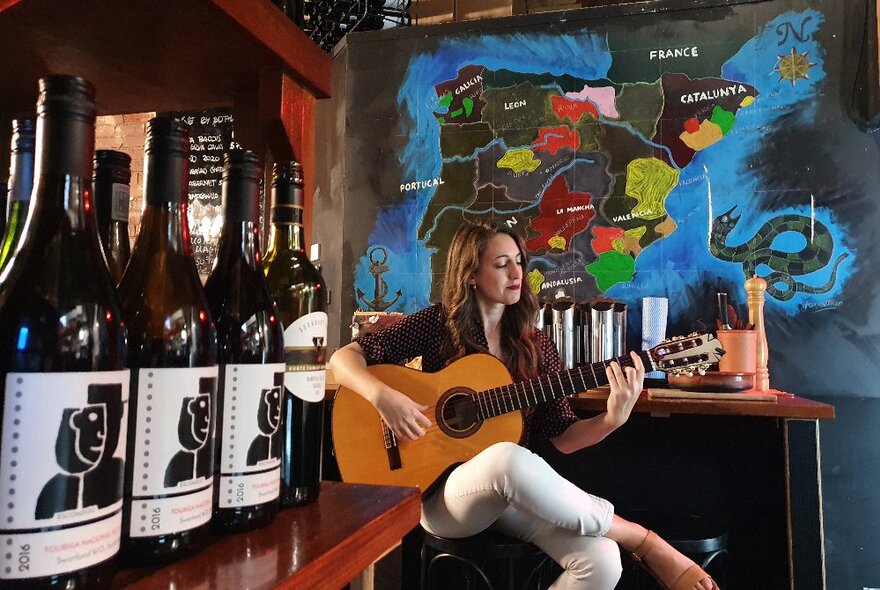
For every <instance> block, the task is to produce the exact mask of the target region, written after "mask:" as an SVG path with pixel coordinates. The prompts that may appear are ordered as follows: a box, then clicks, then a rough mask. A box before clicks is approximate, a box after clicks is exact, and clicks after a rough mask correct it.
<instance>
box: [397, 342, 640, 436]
mask: <svg viewBox="0 0 880 590" xmlns="http://www.w3.org/2000/svg"><path fill="white" fill-rule="evenodd" d="M621 359H625V360H623V362H620V365H621V367H632V366H633V365H634V363H633V360H632V358H631V357H621V358H620V359H608V360H605V361H599V362H596V363H591V364H592V365H602V366H604V367H607V366H608V365H607V364H606V363H610V362H611V361H612V360H617V361H621ZM585 366H587V365H583V366H581V367H575V368H574V369H568V370H564V371H560V372H558V373H553V374H550V375H544V376H542V377H536V378H534V379H530V380H529V381H536V382H540V381H541V380H549V381H552V380H553V379H554V378H556V379H558V380H559V388H560V389H562V391H563V395H562V396H555V393H556V391H555V388H556V386H555V385H553V384H552V383H551V387H552V388H553V389H551V391H552V392H553V394H554V397H552V398H551V399H560V398H561V397H569V396H571V395H575V394H576V393H580V392H579V391H575V392H573V393H570V394H566V393H565V390H564V387H565V384H564V383H563V381H562V377H563V375H566V374H570V373H572V372H574V371H577V372H578V373H582V372H583V368H584V367H585ZM581 379H582V380H583V375H581ZM529 381H518V382H515V383H510V384H508V385H503V386H501V387H493V388H490V389H486V390H484V391H482V392H479V391H478V392H474V394H473V395H471V396H470V397H469V399H468V400H466V401H459V402H457V403H456V404H455V405H456V407H458V408H460V409H463V410H465V411H467V410H470V409H472V408H473V406H477V408H478V411H480V413H482V410H481V408H479V406H480V405H482V404H481V401H482V402H486V403H487V404H488V403H491V402H492V401H495V402H497V407H498V408H499V409H502V407H501V401H502V400H511V402H512V395H510V394H508V393H505V392H503V391H499V392H498V393H494V394H493V393H491V392H492V391H494V390H498V389H508V388H511V387H513V388H515V387H516V385H518V384H522V385H523V388H524V389H525V385H527V384H528V383H529ZM584 382H585V381H584ZM596 385H599V384H598V383H597V384H596ZM532 391H533V397H534V398H535V400H537V394H536V393H535V390H534V387H533V388H532ZM525 395H526V396H527V398H526V399H528V393H526V394H525ZM545 401H546V400H545ZM487 407H490V406H488V405H487ZM436 408H437V406H436V405H432V406H427V407H426V408H425V409H424V410H422V412H423V413H431V414H433V413H434V411H435V410H436ZM490 409H491V407H490ZM515 409H517V408H515ZM520 409H521V408H520ZM511 411H514V410H507V411H501V412H500V413H498V414H494V413H493V414H492V415H491V416H483V419H484V420H485V419H487V418H494V417H495V416H500V415H501V414H506V413H510V412H511ZM493 412H494V410H493ZM383 424H384V423H383ZM386 428H387V426H386ZM424 430H425V433H429V432H435V431H437V430H441V428H440V426H439V425H438V424H437V422H436V421H432V422H431V426H428V427H427V428H425V429H424ZM391 435H392V436H394V434H393V432H392V433H391ZM395 438H396V437H395Z"/></svg>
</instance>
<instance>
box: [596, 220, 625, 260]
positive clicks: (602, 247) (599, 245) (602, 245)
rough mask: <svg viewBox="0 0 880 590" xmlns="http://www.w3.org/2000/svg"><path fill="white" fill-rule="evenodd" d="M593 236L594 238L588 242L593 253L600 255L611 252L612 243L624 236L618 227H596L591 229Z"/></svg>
mask: <svg viewBox="0 0 880 590" xmlns="http://www.w3.org/2000/svg"><path fill="white" fill-rule="evenodd" d="M593 235H594V236H596V237H595V239H593V240H592V241H590V246H592V247H593V252H595V253H596V254H602V253H603V252H610V251H611V250H613V249H614V246H613V245H612V242H613V241H614V240H618V239H620V238H622V237H623V236H624V235H625V234H624V232H623V230H622V229H620V228H619V227H602V226H599V225H597V226H595V227H594V228H593Z"/></svg>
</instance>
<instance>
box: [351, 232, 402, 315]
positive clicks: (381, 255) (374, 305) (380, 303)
mask: <svg viewBox="0 0 880 590" xmlns="http://www.w3.org/2000/svg"><path fill="white" fill-rule="evenodd" d="M369 257H370V274H371V275H373V282H374V283H375V287H373V295H374V297H373V299H372V300H370V301H367V299H366V293H364V292H363V291H361V290H360V289H358V290H357V296H358V299H360V300H361V301H363V302H364V304H365V305H366V306H367V307H369V308H370V309H371V310H372V311H385V310H386V309H388V308H389V307H391V306H392V305H394V304H395V303H397V300H398V299H400V298H401V297H402V296H403V291H401V290H400V289H398V290H397V293H396V294H395V297H394V299H392V300H391V301H385V297H386V296H387V295H388V283H386V282H385V279H383V278H382V275H383V274H385V273H386V272H388V270H389V268H388V266H387V265H386V264H385V262H386V261H387V260H388V251H387V250H385V248H383V247H382V246H376V247H375V248H373V249H372V250H370V253H369Z"/></svg>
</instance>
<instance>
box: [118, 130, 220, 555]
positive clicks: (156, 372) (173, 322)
mask: <svg viewBox="0 0 880 590" xmlns="http://www.w3.org/2000/svg"><path fill="white" fill-rule="evenodd" d="M144 143H145V145H144V152H145V159H144V198H145V202H146V205H145V207H144V212H143V217H142V218H141V227H140V231H139V233H138V239H137V241H136V242H135V245H134V249H133V250H132V253H131V260H129V262H128V266H126V267H125V273H124V274H123V275H122V282H120V284H119V296H120V299H121V300H122V311H123V314H124V317H125V320H126V325H127V326H128V333H129V349H130V352H129V365H130V366H131V368H132V375H131V409H132V411H131V418H130V420H129V433H130V436H131V438H132V441H131V444H130V445H129V453H128V461H127V462H126V472H125V514H124V519H123V527H122V552H123V559H124V560H125V561H126V563H130V564H138V565H144V564H147V563H153V564H155V563H162V562H167V561H171V560H173V559H176V558H178V557H181V556H183V555H187V554H190V553H193V552H195V551H197V550H199V549H200V548H201V547H202V546H203V544H204V542H205V541H206V539H207V533H208V523H209V521H210V519H211V510H212V506H211V499H212V495H213V491H212V484H213V455H214V443H213V440H214V410H215V402H216V391H217V335H216V331H215V328H214V323H213V322H212V321H211V315H210V313H209V311H208V304H207V301H206V299H205V294H204V291H203V290H202V285H201V282H200V281H199V275H198V272H197V270H196V265H195V261H194V260H193V254H192V246H191V245H190V241H189V229H188V227H187V218H186V209H187V195H186V187H187V184H188V178H189V167H188V164H189V128H188V127H187V126H186V125H185V124H184V123H182V122H180V121H177V120H175V119H168V118H154V119H151V120H150V121H149V122H148V123H147V135H146V138H145V142H144Z"/></svg>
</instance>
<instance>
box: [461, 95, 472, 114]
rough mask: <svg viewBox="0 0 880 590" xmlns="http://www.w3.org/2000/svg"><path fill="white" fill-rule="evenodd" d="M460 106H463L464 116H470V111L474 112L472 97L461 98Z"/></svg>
mask: <svg viewBox="0 0 880 590" xmlns="http://www.w3.org/2000/svg"><path fill="white" fill-rule="evenodd" d="M461 106H463V107H464V116H465V117H470V116H471V113H473V112H474V99H473V98H463V99H461Z"/></svg>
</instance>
